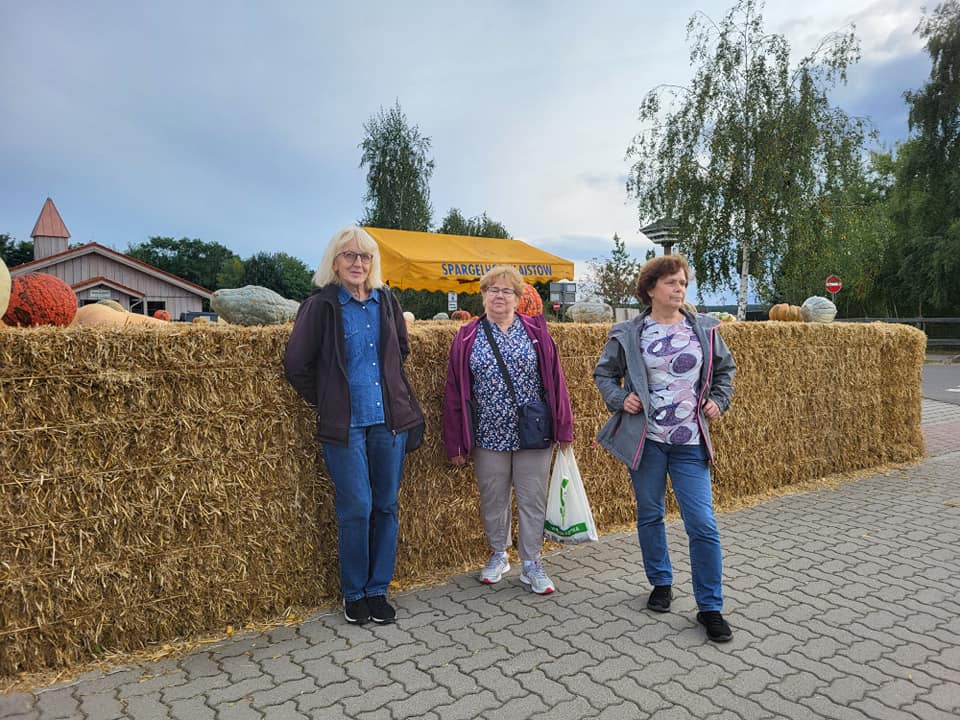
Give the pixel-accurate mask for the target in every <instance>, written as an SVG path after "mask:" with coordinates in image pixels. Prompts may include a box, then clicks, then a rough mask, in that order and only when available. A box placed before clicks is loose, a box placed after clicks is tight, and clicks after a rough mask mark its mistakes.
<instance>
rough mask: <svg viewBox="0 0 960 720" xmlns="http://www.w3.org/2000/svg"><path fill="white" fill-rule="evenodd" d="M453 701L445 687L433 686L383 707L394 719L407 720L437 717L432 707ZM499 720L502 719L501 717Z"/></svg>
mask: <svg viewBox="0 0 960 720" xmlns="http://www.w3.org/2000/svg"><path fill="white" fill-rule="evenodd" d="M451 702H453V698H452V697H450V693H449V692H447V689H446V688H442V687H433V688H429V689H425V690H419V691H417V692H415V693H412V694H410V695H408V696H407V697H405V698H403V699H402V700H394V701H391V702H388V703H387V704H386V706H385V707H384V709H386V710H389V711H390V714H391V715H392V716H393V717H394V718H395V720H408V719H409V718H415V717H426V716H427V715H433V716H434V717H439V715H435V714H434V712H433V709H434V708H437V707H443V706H444V705H449V704H450V703H451ZM501 720H504V719H502V718H501Z"/></svg>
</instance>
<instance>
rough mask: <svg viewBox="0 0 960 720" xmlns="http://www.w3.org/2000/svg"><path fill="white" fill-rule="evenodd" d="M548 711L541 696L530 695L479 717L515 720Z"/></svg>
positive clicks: (508, 701) (511, 701)
mask: <svg viewBox="0 0 960 720" xmlns="http://www.w3.org/2000/svg"><path fill="white" fill-rule="evenodd" d="M546 710H547V706H546V705H545V704H544V702H543V700H542V699H541V698H540V696H539V695H536V694H534V693H528V694H526V695H523V696H521V697H518V698H512V699H510V700H507V701H506V702H505V703H503V705H500V706H498V707H495V708H492V709H491V710H487V711H486V712H484V713H482V714H481V715H480V716H479V717H481V718H485V720H513V718H531V717H533V716H534V715H537V714H541V713H543V712H545V711H546ZM398 720H399V719H398Z"/></svg>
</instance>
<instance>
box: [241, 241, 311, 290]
mask: <svg viewBox="0 0 960 720" xmlns="http://www.w3.org/2000/svg"><path fill="white" fill-rule="evenodd" d="M312 277H313V273H312V272H311V271H310V268H309V267H307V265H306V263H304V262H303V261H302V260H298V259H297V258H295V257H292V256H290V255H287V254H286V253H283V252H277V253H266V252H259V253H256V254H255V255H252V256H250V257H249V258H247V259H246V260H245V261H244V263H243V284H244V285H260V286H261V287H265V288H269V289H270V290H273V291H274V292H275V293H277V294H278V295H282V296H283V297H285V298H289V299H291V300H303V299H304V298H306V297H307V295H309V294H310V291H311V290H312V289H313V282H312Z"/></svg>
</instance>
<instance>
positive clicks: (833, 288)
mask: <svg viewBox="0 0 960 720" xmlns="http://www.w3.org/2000/svg"><path fill="white" fill-rule="evenodd" d="M824 285H825V287H826V288H827V292H829V293H830V300H831V301H832V302H833V304H834V305H836V304H837V293H838V292H840V289H841V288H842V287H843V283H842V282H840V278H838V277H837V276H836V275H828V276H827V280H826V282H825V283H824Z"/></svg>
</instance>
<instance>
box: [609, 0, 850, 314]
mask: <svg viewBox="0 0 960 720" xmlns="http://www.w3.org/2000/svg"><path fill="white" fill-rule="evenodd" d="M762 7H763V5H762V3H760V2H758V1H757V0H740V1H739V2H738V3H737V4H736V5H735V6H734V7H733V8H732V9H731V10H730V11H729V12H728V13H727V15H726V16H725V17H724V18H723V20H722V21H720V22H719V23H715V22H714V21H713V20H711V19H710V18H709V17H708V16H706V15H704V14H702V13H697V14H695V15H694V16H693V17H692V18H691V19H690V21H689V23H688V25H687V39H688V42H690V44H691V49H690V63H691V66H692V67H693V68H694V74H693V78H692V80H691V82H690V85H689V86H687V87H678V86H673V85H660V86H658V87H655V88H653V89H652V90H650V91H649V92H648V93H647V95H646V96H645V97H644V99H643V102H642V104H641V105H640V113H639V117H640V121H641V123H642V125H643V129H642V130H641V132H640V133H639V134H637V135H636V137H635V138H634V139H633V142H632V143H631V144H630V146H629V148H628V150H627V157H628V159H631V160H632V161H633V165H632V167H631V170H630V175H629V178H628V181H627V191H628V193H630V194H631V195H632V196H633V197H635V198H636V200H637V207H638V211H639V216H640V220H641V221H642V222H641V224H644V223H646V222H649V221H652V220H656V219H658V218H663V217H669V218H672V219H674V220H675V221H676V222H677V223H678V236H679V241H678V244H677V245H678V249H679V250H680V252H683V253H684V254H686V255H687V256H688V258H689V259H690V261H691V264H692V265H693V268H694V273H695V277H696V279H697V286H698V288H699V289H700V290H701V292H702V291H703V290H710V291H717V290H722V289H734V288H737V287H738V290H739V291H738V302H737V308H738V310H737V315H738V317H740V318H741V319H743V318H744V317H745V315H746V306H747V289H748V286H749V284H750V283H751V281H752V282H753V283H754V285H755V287H756V288H757V289H758V290H759V291H760V292H761V293H763V292H766V291H768V290H769V284H770V280H771V278H772V276H773V273H774V271H775V269H776V268H777V265H778V262H779V260H780V258H781V257H782V256H783V255H784V253H785V252H786V250H787V248H789V246H790V243H791V242H792V241H794V240H799V239H800V238H802V237H804V236H805V235H807V234H809V233H811V232H816V231H818V229H819V228H820V227H821V226H822V225H823V224H824V223H828V222H829V220H828V218H827V215H828V214H829V209H828V208H827V209H825V208H824V207H823V206H822V205H821V202H820V201H821V199H822V198H824V197H826V196H830V195H836V194H837V193H838V192H839V191H840V190H841V189H842V188H843V186H844V185H845V184H846V183H848V182H851V181H853V180H854V179H859V178H861V177H862V167H861V156H862V152H863V143H864V139H865V133H866V126H865V123H864V121H862V120H859V119H855V118H851V117H849V116H848V115H847V114H846V113H845V112H843V111H842V110H841V109H839V108H837V107H833V106H831V105H830V103H829V100H828V96H827V94H828V92H829V91H830V89H832V88H833V87H835V86H836V85H837V84H838V83H843V82H845V81H846V73H847V69H848V68H849V67H850V66H851V65H852V64H854V63H856V62H857V60H858V59H859V44H858V42H857V39H856V36H855V34H854V32H853V30H852V28H851V29H848V30H846V31H843V32H836V33H831V34H830V35H827V36H826V37H824V38H823V39H822V40H821V42H820V44H819V45H818V47H816V48H815V49H814V50H813V52H811V53H810V54H809V55H807V56H805V57H803V58H802V59H801V60H800V61H799V62H798V63H797V64H796V65H791V63H790V46H789V44H788V43H787V40H786V39H785V38H784V37H783V36H782V35H779V34H774V33H768V32H766V30H765V29H764V25H763V17H762V14H761V10H762ZM811 219H812V221H811ZM737 281H738V282H737Z"/></svg>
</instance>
